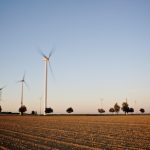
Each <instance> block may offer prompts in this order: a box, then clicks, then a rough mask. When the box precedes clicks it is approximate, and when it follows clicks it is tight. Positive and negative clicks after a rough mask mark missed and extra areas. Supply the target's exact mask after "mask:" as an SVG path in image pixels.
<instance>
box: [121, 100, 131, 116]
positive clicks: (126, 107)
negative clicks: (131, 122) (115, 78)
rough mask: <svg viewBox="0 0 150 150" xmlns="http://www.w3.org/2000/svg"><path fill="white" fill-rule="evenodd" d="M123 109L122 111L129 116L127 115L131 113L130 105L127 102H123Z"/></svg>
mask: <svg viewBox="0 0 150 150" xmlns="http://www.w3.org/2000/svg"><path fill="white" fill-rule="evenodd" d="M121 109H122V111H123V112H124V113H125V114H127V113H128V112H129V105H128V103H127V102H123V103H122V108H121Z"/></svg>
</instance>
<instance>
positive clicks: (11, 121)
mask: <svg viewBox="0 0 150 150" xmlns="http://www.w3.org/2000/svg"><path fill="white" fill-rule="evenodd" d="M0 149H11V150H17V149H19V150H27V149H28V150H29V149H32V150H38V149H39V150H49V149H61V150H70V149H74V150H82V149H83V150H89V149H91V150H92V149H120V150H121V149H130V150H138V149H150V116H148V115H137V116H133V115H128V116H69V115H68V116H67V115H66V116H0Z"/></svg>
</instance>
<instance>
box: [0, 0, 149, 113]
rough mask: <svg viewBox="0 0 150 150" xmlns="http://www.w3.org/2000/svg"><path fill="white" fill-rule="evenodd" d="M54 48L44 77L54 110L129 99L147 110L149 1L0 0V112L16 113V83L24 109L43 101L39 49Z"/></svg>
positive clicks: (93, 108)
mask: <svg viewBox="0 0 150 150" xmlns="http://www.w3.org/2000/svg"><path fill="white" fill-rule="evenodd" d="M52 48H55V49H56V51H55V52H54V54H53V56H52V60H51V65H52V68H53V72H54V75H55V79H53V77H52V75H51V74H50V72H49V75H48V77H49V78H48V105H49V106H50V107H52V108H53V109H54V113H65V110H66V108H68V107H69V106H72V107H73V108H74V111H75V113H98V112H97V109H98V108H100V107H101V101H100V99H103V108H104V109H106V111H107V112H108V109H109V108H110V107H113V106H114V104H115V103H116V102H118V104H119V105H121V104H122V102H123V101H125V99H126V98H127V99H128V103H129V106H131V107H135V109H136V111H137V110H138V109H139V108H140V107H144V108H145V110H146V112H149V113H150V1H149V0H143V1H142V0H107V1H105V0H94V1H93V0H63V1H61V0H44V1H42V0H22V1H20V0H13V1H11V0H0V87H1V86H3V85H6V86H7V87H6V88H5V89H4V90H3V93H2V101H1V105H2V109H3V111H15V112H17V111H18V108H19V107H20V97H21V85H20V84H19V83H17V81H18V80H21V78H22V76H23V74H24V72H26V82H27V83H28V85H29V87H28V88H26V87H25V89H24V104H25V105H26V106H27V109H28V112H31V110H36V111H38V112H39V110H40V99H41V97H42V99H41V104H42V105H41V106H42V107H43V103H44V74H45V67H44V61H43V60H42V57H41V56H40V54H39V53H38V50H39V49H42V51H43V52H44V53H45V54H48V53H49V52H50V51H51V49H52Z"/></svg>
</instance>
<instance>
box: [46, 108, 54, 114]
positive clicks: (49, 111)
mask: <svg viewBox="0 0 150 150" xmlns="http://www.w3.org/2000/svg"><path fill="white" fill-rule="evenodd" d="M52 112H53V109H52V108H50V107H49V108H45V113H52Z"/></svg>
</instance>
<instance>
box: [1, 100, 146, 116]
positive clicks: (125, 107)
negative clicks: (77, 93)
mask: <svg viewBox="0 0 150 150" xmlns="http://www.w3.org/2000/svg"><path fill="white" fill-rule="evenodd" d="M120 110H122V111H123V112H124V113H125V115H126V114H128V113H133V112H134V108H132V107H129V104H128V103H127V102H123V103H122V107H120V106H119V105H118V103H115V105H114V107H111V108H110V109H109V112H110V113H116V114H118V113H119V112H120ZM26 111H27V108H26V106H25V105H22V106H21V107H20V108H19V112H20V114H21V115H23V114H24V113H25V112H26ZM139 111H140V112H141V113H144V112H145V109H144V108H140V109H139ZM0 112H2V107H1V106H0ZM66 112H67V113H72V112H74V110H73V108H72V107H69V108H67V109H66ZM98 112H99V113H101V114H102V113H105V110H104V109H103V108H98ZM45 113H46V114H49V113H53V109H52V108H46V109H45ZM31 114H32V115H35V114H37V112H36V111H34V110H33V111H32V112H31Z"/></svg>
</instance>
